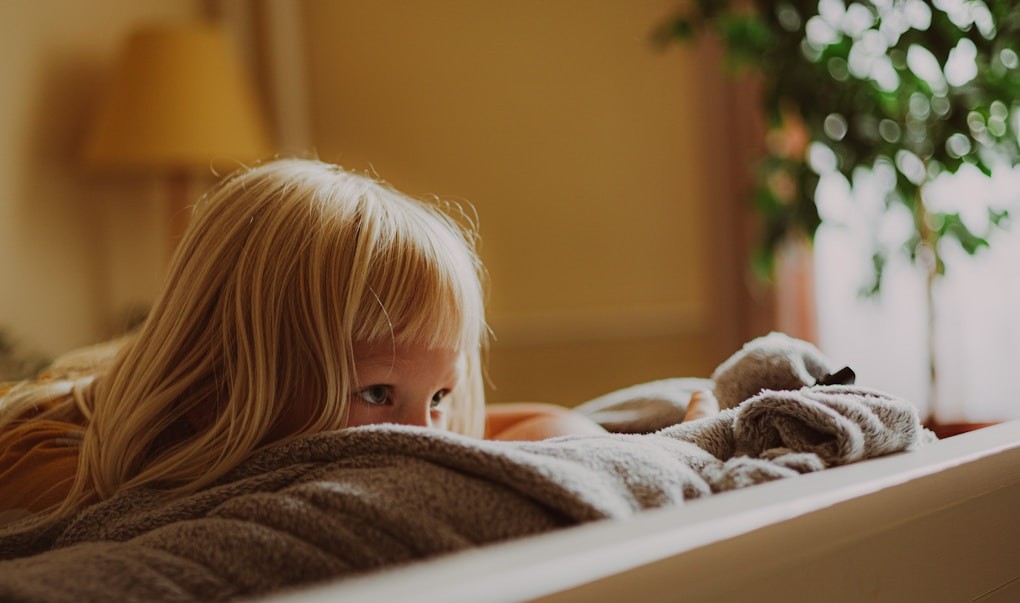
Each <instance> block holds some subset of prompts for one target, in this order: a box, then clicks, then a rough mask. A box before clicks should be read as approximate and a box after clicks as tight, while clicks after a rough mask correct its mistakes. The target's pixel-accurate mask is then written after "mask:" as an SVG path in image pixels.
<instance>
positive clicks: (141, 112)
mask: <svg viewBox="0 0 1020 603" xmlns="http://www.w3.org/2000/svg"><path fill="white" fill-rule="evenodd" d="M231 50H232V49H231V46H230V43H229V40H228V38H227V36H226V34H225V33H224V32H223V31H222V30H221V29H220V28H219V27H217V26H215V25H214V24H211V23H185V24H166V25H156V26H150V27H146V28H144V29H141V30H138V31H136V32H135V33H134V34H133V35H132V36H130V38H129V39H128V40H127V43H126V44H125V45H124V47H123V49H122V52H121V54H120V57H119V61H118V64H117V67H116V71H115V73H114V77H113V79H112V81H111V83H110V87H109V89H108V90H107V94H106V98H105V101H104V103H103V105H102V106H101V108H100V111H99V114H98V118H97V120H96V122H95V123H94V127H93V130H92V132H91V135H90V136H89V138H88V141H87V145H86V147H85V162H86V164H87V165H89V166H92V167H96V168H110V169H117V170H134V171H139V172H146V171H147V172H155V173H161V174H164V175H165V176H166V177H167V179H168V182H169V187H170V192H169V195H168V197H169V205H170V207H169V211H170V219H169V225H170V228H171V235H170V245H171V249H172V248H173V246H174V245H175V243H176V239H177V238H178V237H179V236H180V235H181V233H182V232H183V230H184V228H185V227H186V226H187V221H188V215H189V213H190V212H188V211H187V207H186V204H187V182H188V177H189V175H190V174H192V173H199V172H201V171H204V172H205V173H209V171H210V166H211V164H212V163H213V162H214V161H216V162H220V161H229V162H234V163H235V164H236V163H237V162H247V161H251V160H255V159H261V158H265V157H266V156H267V155H268V154H269V153H270V151H271V145H270V142H269V136H268V133H267V128H266V125H265V120H264V119H263V116H262V113H261V111H260V108H259V104H258V102H257V100H256V97H255V92H254V87H253V86H252V84H251V82H250V81H249V80H248V78H247V77H246V74H245V72H244V70H243V69H242V66H241V64H240V61H239V60H238V59H237V57H236V56H235V55H234V53H233V52H231Z"/></svg>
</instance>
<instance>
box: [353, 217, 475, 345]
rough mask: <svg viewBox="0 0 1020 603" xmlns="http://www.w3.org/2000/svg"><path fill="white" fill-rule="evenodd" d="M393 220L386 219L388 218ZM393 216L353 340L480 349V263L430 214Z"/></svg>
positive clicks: (377, 248) (453, 229)
mask: <svg viewBox="0 0 1020 603" xmlns="http://www.w3.org/2000/svg"><path fill="white" fill-rule="evenodd" d="M387 213H388V212H387ZM404 216H405V217H410V218H412V219H400V218H399V217H397V216H394V215H392V214H391V215H389V216H387V219H388V221H389V228H386V229H384V230H385V231H388V232H385V231H384V232H382V233H381V234H380V236H378V237H376V238H377V240H376V241H375V245H372V247H374V249H372V250H371V253H370V255H371V260H370V262H369V270H368V275H367V282H366V287H365V291H364V293H363V295H362V299H361V302H360V304H359V306H360V311H359V312H358V314H359V316H358V319H357V321H356V324H355V325H354V329H355V333H354V336H355V340H358V341H368V342H378V341H392V342H394V343H395V344H420V345H424V346H426V347H430V348H449V349H459V350H463V351H465V352H467V351H473V350H476V349H478V348H479V347H480V345H481V343H482V340H483V338H484V336H485V332H486V331H485V316H484V309H483V300H482V291H481V288H480V283H479V276H478V272H477V265H476V260H475V258H474V256H473V254H472V253H471V251H470V247H469V245H468V244H467V242H466V241H465V240H464V239H463V238H462V236H463V235H461V234H460V231H459V229H458V228H457V226H455V225H454V224H452V223H448V221H447V220H445V219H444V218H442V217H440V216H437V215H436V214H435V213H433V212H432V211H431V210H429V209H426V208H424V207H420V206H419V207H415V208H414V210H413V211H412V212H410V214H409V216H408V214H404Z"/></svg>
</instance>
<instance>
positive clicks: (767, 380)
mask: <svg viewBox="0 0 1020 603" xmlns="http://www.w3.org/2000/svg"><path fill="white" fill-rule="evenodd" d="M854 379H855V375H854V372H853V370H851V369H850V368H849V367H844V368H842V369H839V370H834V369H833V366H832V364H831V363H830V361H829V359H828V358H826V356H825V355H824V354H822V352H821V351H820V350H819V349H818V348H816V347H815V346H813V345H812V344H810V343H808V342H806V341H803V340H800V339H794V338H793V337H790V336H788V335H784V334H783V333H769V334H768V335H765V336H764V337H759V338H757V339H754V340H752V341H749V342H748V343H746V344H744V347H743V348H741V349H740V350H739V351H738V352H736V353H735V354H733V355H732V356H730V357H729V358H728V359H727V360H726V361H725V362H723V363H722V364H720V365H719V368H717V369H715V372H713V373H712V381H713V382H714V383H715V388H714V391H715V397H716V399H717V400H719V408H733V407H735V406H737V405H739V404H740V403H741V402H743V401H744V400H747V399H748V398H751V397H753V396H755V395H757V394H758V393H759V392H761V391H762V390H764V389H770V390H796V389H800V388H802V387H805V386H810V385H850V384H852V383H853V382H854Z"/></svg>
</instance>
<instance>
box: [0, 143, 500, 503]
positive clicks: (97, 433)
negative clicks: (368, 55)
mask: <svg viewBox="0 0 1020 603" xmlns="http://www.w3.org/2000/svg"><path fill="white" fill-rule="evenodd" d="M487 334H488V329H487V327H486V323H485V315H484V307H483V287H482V268H481V265H480V262H479V260H478V257H477V254H476V251H475V245H474V235H473V230H471V229H469V228H465V227H462V226H460V225H458V223H457V222H455V221H454V220H452V219H451V218H450V217H448V216H447V215H446V214H444V213H443V212H442V211H440V210H439V209H438V208H437V207H435V206H433V205H428V204H425V203H422V202H420V201H416V200H413V199H411V198H408V197H406V196H404V195H402V194H401V193H399V192H397V191H395V190H393V189H392V188H390V187H388V186H386V185H384V184H381V183H379V182H377V181H375V180H373V179H370V178H367V177H364V176H360V175H356V174H352V173H349V172H345V171H343V170H341V169H340V168H338V167H336V166H333V165H330V164H326V163H321V162H318V161H311V160H299V159H285V160H276V161H272V162H269V163H266V164H263V165H260V166H257V167H254V168H251V169H245V170H242V171H239V172H238V173H236V174H234V175H232V176H231V177H229V178H227V179H226V180H225V181H224V182H222V183H221V184H220V185H218V186H217V187H216V188H215V189H213V190H212V191H210V192H209V193H208V194H207V195H206V196H205V197H203V198H202V199H201V200H200V201H199V203H198V204H197V206H196V208H195V211H194V215H193V218H192V223H191V225H190V227H189V228H188V230H187V231H186V232H185V234H184V238H183V240H182V241H181V244H180V245H179V247H178V249H177V251H176V253H175V254H174V257H173V259H172V261H171V266H170V271H169V277H168V278H167V280H166V283H165V285H164V288H163V290H162V293H161V294H160V296H159V298H158V299H157V301H156V303H155V305H154V307H153V309H152V311H151V313H150V314H149V317H148V319H147V320H146V321H145V323H144V324H143V325H142V326H141V329H140V331H139V332H138V333H137V335H136V336H135V337H133V338H132V339H130V340H128V341H126V342H125V343H124V344H123V349H122V350H121V351H120V352H119V354H118V355H117V356H116V357H115V359H114V360H112V362H110V364H109V367H108V368H107V369H106V370H105V371H103V372H101V374H99V375H98V376H97V377H95V378H94V379H88V378H87V379H85V380H83V381H79V382H78V385H77V386H75V387H73V388H67V389H65V390H64V391H70V392H71V393H73V394H74V395H73V396H70V397H69V398H70V399H69V401H68V402H67V404H75V405H76V406H77V407H78V409H79V410H80V411H81V412H82V414H84V415H85V417H86V427H85V430H84V437H83V441H82V446H81V451H80V457H79V463H78V470H77V474H76V475H75V478H74V482H73V485H72V487H71V491H70V495H69V496H68V498H67V499H66V500H65V502H64V503H63V504H62V505H61V506H60V507H58V508H55V509H54V510H53V512H52V513H50V514H49V517H50V518H53V519H55V518H58V517H61V516H65V515H67V514H70V513H71V512H73V511H74V510H76V509H77V508H79V507H81V506H82V505H84V504H87V503H89V502H92V501H95V500H101V499H106V498H108V497H110V496H112V495H114V494H115V493H117V492H119V491H122V490H125V489H128V488H134V487H139V486H155V487H158V488H160V489H162V490H165V491H166V492H168V493H170V494H172V495H178V494H186V493H190V492H193V491H196V490H198V489H200V488H202V487H203V486H206V485H208V484H210V483H211V482H213V481H215V480H216V479H217V478H219V477H221V476H222V475H223V474H225V473H226V472H227V471H229V470H230V469H231V468H233V467H235V466H236V465H237V464H239V463H240V462H241V461H243V460H244V459H245V458H246V457H248V456H249V455H250V454H251V453H252V452H253V451H255V450H258V449H260V448H263V447H265V446H268V445H271V444H274V443H278V442H280V441H284V440H287V439H291V438H294V437H297V436H300V435H304V434H309V433H317V432H321V431H326V430H332V429H339V428H341V427H343V426H344V424H345V421H346V415H347V410H348V399H349V395H350V391H351V389H352V387H353V384H352V380H353V368H352V365H353V352H352V344H353V343H354V342H367V343H376V342H383V341H385V342H393V343H394V344H395V345H400V344H410V343H414V344H422V345H426V346H428V347H446V348H452V349H459V350H461V351H462V352H464V353H465V354H466V356H467V364H468V368H467V378H466V381H465V384H464V385H462V387H459V388H458V389H457V391H455V392H454V394H453V395H452V396H451V412H450V423H449V428H450V429H451V430H453V431H456V432H459V433H463V434H467V435H472V436H478V437H480V436H481V435H482V433H483V430H484V409H483V407H484V392H483V379H482V363H481V354H482V351H483V348H484V347H485V344H486V341H487ZM50 391H51V392H52V391H54V390H52V388H51V390H50ZM4 406H7V405H6V404H4V403H0V413H2V414H0V427H3V423H4V422H5V419H6V420H10V418H11V416H12V414H13V413H11V412H3V411H6V410H9V409H5V408H4ZM295 413H297V414H296V415H295ZM295 416H298V417H301V418H303V419H304V420H303V422H300V423H299V424H297V425H295V424H293V418H294V417H295ZM288 420H290V421H291V422H290V423H287V421H288ZM182 424H183V425H185V427H187V428H186V429H184V430H183V431H182ZM281 426H285V427H286V429H285V430H284V431H283V432H281V431H280V429H281Z"/></svg>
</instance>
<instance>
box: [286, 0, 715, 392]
mask: <svg viewBox="0 0 1020 603" xmlns="http://www.w3.org/2000/svg"><path fill="white" fill-rule="evenodd" d="M675 7H676V3H675V2H674V1H673V0H661V1H645V2H628V1H622V0H620V1H614V2H590V1H587V0H556V1H553V2H550V1H547V0H522V1H515V2H479V1H475V0H431V1H429V2H405V1H399V0H345V1H341V2H335V1H332V0H306V1H305V2H304V3H303V8H304V11H303V15H302V17H303V19H304V22H305V27H306V31H307V37H306V47H305V54H306V56H307V60H308V65H309V72H308V78H309V82H310V104H311V108H312V111H311V123H312V127H313V136H314V140H315V144H316V147H317V151H318V154H319V156H320V157H322V158H323V159H326V160H330V161H336V162H338V163H341V164H343V165H345V166H347V167H349V168H354V169H357V170H371V171H374V172H376V173H377V174H378V175H379V176H380V177H382V178H384V179H386V180H388V181H390V182H391V183H393V184H394V185H395V186H396V187H397V188H399V189H401V190H404V191H406V192H410V193H412V194H416V195H433V194H435V195H439V196H440V197H442V198H444V199H447V200H453V201H467V202H470V203H471V204H472V205H473V206H474V207H475V208H476V210H477V212H478V216H479V219H480V223H481V232H482V239H483V244H482V254H483V259H484V261H485V262H486V264H487V266H488V268H489V271H490V274H491V304H490V319H491V323H492V326H493V328H494V330H495V333H496V337H497V342H496V344H495V346H494V347H493V350H492V357H491V375H492V378H493V380H494V383H495V386H496V388H497V390H496V392H495V393H494V394H492V396H491V398H490V399H494V400H517V399H545V400H552V401H558V402H562V403H575V402H578V401H581V400H582V399H584V398H586V397H589V396H593V395H596V394H598V393H601V392H604V391H607V390H608V389H611V388H615V387H620V386H623V385H628V384H631V383H634V382H636V381H640V380H645V379H652V378H660V377H667V376H676V375H703V374H705V373H706V372H707V371H709V370H710V369H711V368H712V366H714V364H715V363H716V362H718V360H719V358H718V357H717V356H716V355H715V354H714V352H708V351H706V346H707V340H708V339H710V338H711V337H712V332H711V328H712V325H711V321H710V319H709V314H710V311H711V306H712V301H711V299H710V295H709V293H708V274H707V270H708V266H709V258H708V257H706V251H705V246H706V242H707V238H708V235H707V233H706V230H707V221H706V220H707V218H706V215H707V213H706V203H707V196H708V195H707V191H706V185H705V183H704V178H703V176H702V173H703V172H704V171H705V169H706V165H705V163H706V161H707V160H706V159H705V158H704V154H703V153H702V152H701V140H702V139H703V138H704V136H705V135H706V132H705V131H706V129H707V127H706V126H705V124H704V123H703V122H704V115H703V113H702V107H703V105H704V100H705V99H703V98H701V97H699V86H698V80H699V77H701V72H700V71H699V67H698V64H697V57H696V56H695V55H694V51H693V50H690V49H686V50H685V49H681V48H679V47H674V48H671V49H669V51H667V52H660V51H658V50H657V49H655V48H653V46H652V45H651V43H650V42H649V33H650V32H651V30H652V29H653V27H654V26H655V25H656V24H657V23H659V22H660V20H661V19H662V18H663V17H665V16H666V15H668V14H669V12H670V11H671V10H673V9H675Z"/></svg>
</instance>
